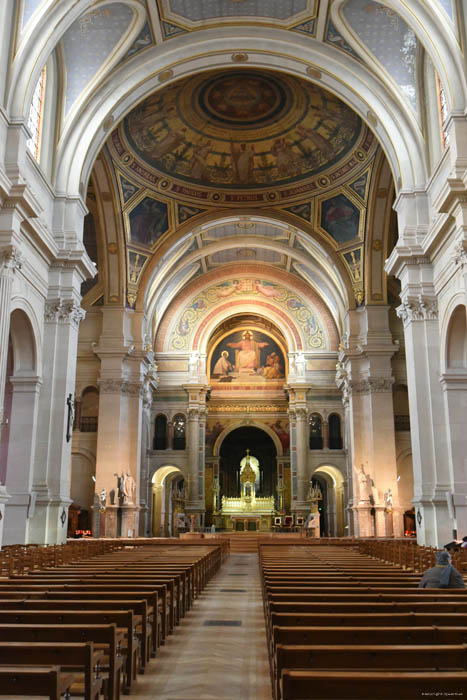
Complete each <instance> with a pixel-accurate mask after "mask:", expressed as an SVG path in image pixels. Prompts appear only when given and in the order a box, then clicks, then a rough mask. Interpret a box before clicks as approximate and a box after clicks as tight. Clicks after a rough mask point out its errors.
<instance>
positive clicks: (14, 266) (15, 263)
mask: <svg viewBox="0 0 467 700" xmlns="http://www.w3.org/2000/svg"><path fill="white" fill-rule="evenodd" d="M22 264H23V256H22V254H21V253H20V250H19V248H17V247H16V246H14V245H7V246H4V247H2V248H0V275H2V276H5V275H10V274H12V273H14V272H16V270H21V266H22Z"/></svg>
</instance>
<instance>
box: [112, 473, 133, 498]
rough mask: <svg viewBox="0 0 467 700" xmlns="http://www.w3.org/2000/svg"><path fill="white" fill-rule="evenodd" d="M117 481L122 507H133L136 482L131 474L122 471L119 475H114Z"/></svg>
mask: <svg viewBox="0 0 467 700" xmlns="http://www.w3.org/2000/svg"><path fill="white" fill-rule="evenodd" d="M115 476H116V477H117V479H118V495H119V496H120V498H121V499H122V501H123V505H124V506H130V505H135V496H136V481H135V480H134V479H133V477H132V476H131V474H130V473H129V472H127V473H126V474H125V472H123V471H122V473H121V475H120V476H118V474H115Z"/></svg>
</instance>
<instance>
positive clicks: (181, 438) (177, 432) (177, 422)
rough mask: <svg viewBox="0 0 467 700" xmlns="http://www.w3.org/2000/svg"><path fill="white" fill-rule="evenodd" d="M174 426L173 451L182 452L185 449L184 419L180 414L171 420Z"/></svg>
mask: <svg viewBox="0 0 467 700" xmlns="http://www.w3.org/2000/svg"><path fill="white" fill-rule="evenodd" d="M173 426H174V442H173V448H174V450H184V449H185V447H186V439H185V431H186V418H185V416H184V415H183V414H182V413H178V414H177V415H176V416H175V417H174V419H173Z"/></svg>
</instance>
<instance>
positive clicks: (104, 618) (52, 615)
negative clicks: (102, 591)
mask: <svg viewBox="0 0 467 700" xmlns="http://www.w3.org/2000/svg"><path fill="white" fill-rule="evenodd" d="M112 622H113V623H115V624H116V625H117V627H121V628H124V629H125V639H126V645H127V646H126V650H127V651H126V661H125V672H124V679H123V692H124V693H125V694H129V693H130V689H131V685H132V682H133V681H134V679H135V678H136V666H137V658H138V656H137V649H138V643H137V640H136V639H135V637H134V627H135V624H134V616H133V612H132V611H131V610H118V611H116V610H95V611H92V612H90V611H87V610H86V611H85V610H83V611H81V610H80V611H78V610H53V611H51V610H25V609H24V608H23V609H21V608H19V609H16V610H4V609H3V610H2V609H1V608H0V626H1V625H4V624H10V625H11V624H18V625H28V624H29V625H43V624H56V625H73V624H75V625H76V624H77V625H89V624H109V623H112Z"/></svg>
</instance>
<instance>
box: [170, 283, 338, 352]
mask: <svg viewBox="0 0 467 700" xmlns="http://www.w3.org/2000/svg"><path fill="white" fill-rule="evenodd" d="M248 306H252V307H255V306H256V307H257V308H259V307H260V306H261V307H264V308H263V313H266V315H267V313H268V312H267V309H270V311H272V312H273V313H274V314H275V316H276V317H277V318H279V319H282V323H284V322H285V321H286V319H287V323H288V325H289V326H291V325H292V326H293V327H294V328H295V329H296V333H298V335H299V337H300V340H301V342H300V344H301V346H302V347H303V348H304V349H307V350H325V349H327V348H328V347H329V339H328V337H327V333H326V332H325V324H324V323H323V320H322V319H321V318H320V316H319V315H318V313H317V311H316V309H314V308H312V306H311V304H310V302H309V301H308V300H306V299H304V297H303V296H302V295H300V294H298V293H297V292H295V291H294V290H292V289H291V288H290V287H288V286H286V285H285V284H280V283H279V282H277V281H272V280H270V279H265V278H264V277H262V278H260V277H255V276H250V275H248V276H246V275H244V276H238V277H232V278H226V279H224V280H223V281H222V282H216V283H214V284H211V285H210V286H207V287H204V288H203V289H201V290H200V291H198V292H197V293H196V294H194V295H193V296H192V297H191V298H190V299H189V300H188V301H186V302H185V303H183V304H182V305H181V306H180V308H179V309H177V311H176V313H175V314H174V317H173V319H172V321H171V323H170V326H169V329H168V333H167V335H166V338H165V346H166V350H172V351H187V350H190V349H191V348H192V347H193V342H194V339H195V337H196V336H199V332H200V327H201V326H202V324H203V323H204V324H205V323H206V319H208V318H210V319H212V318H214V317H217V316H218V315H223V316H224V317H225V316H230V315H232V313H233V312H235V313H238V312H240V311H241V310H242V308H246V307H248ZM217 322H218V321H217ZM281 325H282V324H281Z"/></svg>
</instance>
